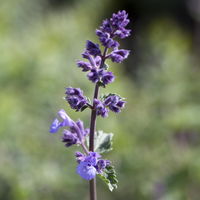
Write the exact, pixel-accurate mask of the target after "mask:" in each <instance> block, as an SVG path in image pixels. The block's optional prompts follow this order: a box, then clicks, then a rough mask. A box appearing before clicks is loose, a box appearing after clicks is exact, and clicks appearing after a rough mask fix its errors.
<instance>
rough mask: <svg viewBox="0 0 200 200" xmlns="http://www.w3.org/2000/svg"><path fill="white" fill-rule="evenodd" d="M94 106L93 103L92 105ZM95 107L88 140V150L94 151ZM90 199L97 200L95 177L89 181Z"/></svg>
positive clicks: (95, 94) (96, 91) (95, 96)
mask: <svg viewBox="0 0 200 200" xmlns="http://www.w3.org/2000/svg"><path fill="white" fill-rule="evenodd" d="M98 92H99V86H98V84H96V86H95V91H94V99H95V98H98ZM93 106H94V105H93ZM96 117H97V114H96V109H93V110H92V113H91V121H90V141H89V151H94V134H95V128H96ZM90 200H97V193H96V178H94V179H92V180H91V181H90Z"/></svg>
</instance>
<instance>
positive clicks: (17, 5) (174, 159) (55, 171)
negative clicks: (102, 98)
mask: <svg viewBox="0 0 200 200" xmlns="http://www.w3.org/2000/svg"><path fill="white" fill-rule="evenodd" d="M122 9H125V10H126V11H127V12H128V13H129V16H130V19H131V24H130V25H129V28H131V29H132V30H133V31H132V35H131V37H129V38H127V39H125V40H124V41H122V42H121V46H122V48H125V49H130V50H131V55H130V57H129V59H128V60H127V61H125V62H124V63H123V64H120V65H116V64H112V70H113V71H114V74H115V75H116V76H117V79H116V81H115V83H113V84H111V85H109V86H108V87H107V88H106V89H102V90H101V92H102V93H108V92H109V91H112V92H115V93H119V94H121V96H123V97H126V98H127V101H128V103H127V106H126V109H124V110H123V111H122V113H121V114H120V115H115V114H113V113H110V117H109V119H106V120H104V119H100V118H99V119H98V122H97V123H98V124H97V128H98V129H103V130H104V131H105V132H108V133H109V132H113V133H114V134H115V135H114V150H113V151H112V152H110V153H107V154H106V155H105V158H107V159H111V160H112V161H113V164H114V165H115V167H116V171H117V174H118V179H119V185H118V189H117V190H116V191H114V192H112V193H111V192H110V191H109V190H108V189H107V187H106V185H105V184H104V183H103V182H101V181H98V196H99V199H106V200H121V199H127V200H134V199H137V200H199V199H200V104H199V102H200V60H199V55H200V1H199V0H163V1H160V0H140V1H136V0H123V1H120V0H118V1H117V0H1V1H0V52H1V53H0V199H1V200H66V199H69V200H75V199H83V200H87V199H88V197H89V196H88V183H87V182H86V181H84V180H82V179H81V178H80V177H79V176H78V175H77V174H76V172H75V167H76V162H75V159H74V151H75V150H76V148H75V147H72V148H69V149H67V148H65V147H64V146H63V144H62V143H61V142H60V136H61V135H60V134H57V135H51V134H49V133H48V130H49V125H50V123H51V121H52V119H53V118H54V117H55V115H56V112H57V111H58V110H59V109H60V108H64V109H65V110H67V112H68V114H69V115H70V116H71V117H72V118H73V119H74V120H76V119H78V118H81V119H83V120H84V122H85V123H86V125H87V126H88V125H89V120H88V119H89V115H90V112H89V111H85V112H83V113H75V112H74V111H73V110H71V109H70V108H69V106H68V105H67V103H66V102H65V101H64V100H63V96H64V88H65V87H66V86H73V87H81V88H82V89H83V90H84V92H85V94H87V95H88V96H92V93H93V87H94V86H93V84H91V83H90V82H89V81H88V80H87V78H86V77H85V74H84V73H82V72H81V70H80V69H78V68H77V67H76V64H75V61H76V60H77V59H80V58H81V55H80V54H81V53H82V51H83V49H84V45H85V41H86V40H87V39H90V40H93V41H95V42H98V40H97V37H96V36H95V29H96V28H97V27H98V26H99V25H100V23H101V22H102V20H103V19H104V18H109V17H110V16H111V14H112V13H113V12H116V11H118V10H122Z"/></svg>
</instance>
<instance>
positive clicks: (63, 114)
mask: <svg viewBox="0 0 200 200" xmlns="http://www.w3.org/2000/svg"><path fill="white" fill-rule="evenodd" d="M58 116H59V117H60V118H61V119H62V120H61V121H59V120H58V119H57V118H55V119H54V121H53V122H52V124H51V126H50V130H49V132H50V133H56V132H57V131H58V130H59V128H60V127H63V126H69V127H70V126H73V124H74V121H73V120H72V119H71V118H70V117H69V116H68V115H67V114H66V112H65V111H64V110H63V109H61V110H60V111H59V112H58Z"/></svg>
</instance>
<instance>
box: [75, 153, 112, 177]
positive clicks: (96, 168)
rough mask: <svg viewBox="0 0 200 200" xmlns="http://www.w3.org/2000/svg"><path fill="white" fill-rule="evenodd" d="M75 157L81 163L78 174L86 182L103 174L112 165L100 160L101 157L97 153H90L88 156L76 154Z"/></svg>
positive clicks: (107, 161)
mask: <svg viewBox="0 0 200 200" xmlns="http://www.w3.org/2000/svg"><path fill="white" fill-rule="evenodd" d="M75 155H76V159H77V162H78V163H79V165H78V166H77V173H78V174H79V175H80V176H81V177H82V178H84V179H86V180H91V179H93V178H94V177H95V176H96V174H101V173H102V171H103V170H104V169H105V168H106V167H107V166H108V165H110V161H109V160H103V159H100V158H101V155H100V154H98V153H97V152H89V153H88V155H84V154H82V153H81V152H76V154H75Z"/></svg>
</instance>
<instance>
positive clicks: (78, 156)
mask: <svg viewBox="0 0 200 200" xmlns="http://www.w3.org/2000/svg"><path fill="white" fill-rule="evenodd" d="M75 156H76V161H77V162H78V163H80V162H83V161H84V160H85V157H86V156H85V155H84V154H83V153H81V152H79V151H77V152H76V153H75Z"/></svg>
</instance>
